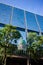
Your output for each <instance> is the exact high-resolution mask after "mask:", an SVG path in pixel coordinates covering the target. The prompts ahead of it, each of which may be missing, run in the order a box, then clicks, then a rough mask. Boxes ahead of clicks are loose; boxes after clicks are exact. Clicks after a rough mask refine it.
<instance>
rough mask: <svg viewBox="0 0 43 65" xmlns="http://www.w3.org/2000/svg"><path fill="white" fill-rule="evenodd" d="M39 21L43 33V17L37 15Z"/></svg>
mask: <svg viewBox="0 0 43 65" xmlns="http://www.w3.org/2000/svg"><path fill="white" fill-rule="evenodd" d="M37 19H38V22H39V25H40V28H41V32H43V16H39V15H37Z"/></svg>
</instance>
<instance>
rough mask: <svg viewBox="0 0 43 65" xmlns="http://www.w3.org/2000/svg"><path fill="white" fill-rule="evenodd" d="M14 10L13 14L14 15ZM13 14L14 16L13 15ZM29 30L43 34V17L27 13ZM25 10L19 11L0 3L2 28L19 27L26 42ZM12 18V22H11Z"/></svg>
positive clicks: (0, 24) (0, 25) (0, 23)
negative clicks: (7, 25)
mask: <svg viewBox="0 0 43 65" xmlns="http://www.w3.org/2000/svg"><path fill="white" fill-rule="evenodd" d="M12 8H13V13H12ZM12 14H13V15H12ZM25 15H26V23H27V30H28V32H29V31H32V32H33V31H34V32H38V33H39V32H41V33H43V16H40V15H37V14H33V13H30V12H27V11H25ZM25 15H24V10H21V9H18V8H16V7H11V6H8V5H4V4H1V3H0V27H3V26H4V25H5V24H11V25H13V26H16V27H17V30H19V31H20V33H21V34H22V37H23V38H24V40H26V33H25V27H26V25H25V20H24V18H25V17H24V16H25ZM11 17H12V21H11V20H10V19H11Z"/></svg>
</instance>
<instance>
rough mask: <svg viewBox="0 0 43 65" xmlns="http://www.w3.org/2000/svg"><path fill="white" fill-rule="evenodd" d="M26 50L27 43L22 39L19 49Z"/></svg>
mask: <svg viewBox="0 0 43 65" xmlns="http://www.w3.org/2000/svg"><path fill="white" fill-rule="evenodd" d="M25 48H26V42H25V40H23V38H20V41H19V43H18V49H19V50H24V49H25Z"/></svg>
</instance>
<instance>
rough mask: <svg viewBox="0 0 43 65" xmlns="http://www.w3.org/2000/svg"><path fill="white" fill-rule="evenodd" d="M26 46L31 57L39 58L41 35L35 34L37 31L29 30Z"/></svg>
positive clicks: (42, 37) (42, 38)
mask: <svg viewBox="0 0 43 65" xmlns="http://www.w3.org/2000/svg"><path fill="white" fill-rule="evenodd" d="M27 41H28V47H27V51H28V52H29V55H30V56H31V58H34V59H38V58H40V57H41V56H42V55H43V54H42V53H43V51H42V50H43V49H42V47H41V46H42V45H43V36H39V35H37V33H34V32H30V33H28V38H27Z"/></svg>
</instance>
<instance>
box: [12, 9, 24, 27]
mask: <svg viewBox="0 0 43 65" xmlns="http://www.w3.org/2000/svg"><path fill="white" fill-rule="evenodd" d="M12 25H14V26H17V27H21V28H25V25H24V11H23V10H20V9H17V8H14V11H13V21H12Z"/></svg>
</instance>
